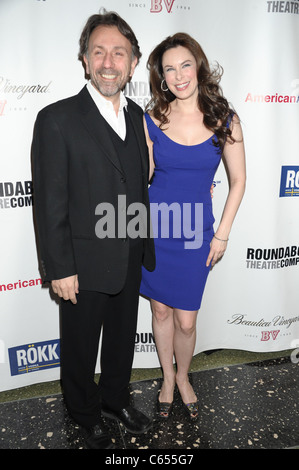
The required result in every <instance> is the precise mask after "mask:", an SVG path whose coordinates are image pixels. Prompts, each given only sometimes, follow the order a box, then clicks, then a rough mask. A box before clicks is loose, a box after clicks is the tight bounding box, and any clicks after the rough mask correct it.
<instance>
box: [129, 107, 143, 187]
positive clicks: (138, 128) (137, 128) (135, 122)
mask: <svg viewBox="0 0 299 470" xmlns="http://www.w3.org/2000/svg"><path fill="white" fill-rule="evenodd" d="M129 106H130V102H129ZM128 119H130V121H131V123H132V127H133V129H134V134H135V137H136V140H137V143H138V149H139V154H140V158H141V165H142V173H143V174H144V175H145V176H146V178H147V177H148V174H147V173H148V155H147V154H146V152H144V141H143V140H142V136H143V132H144V131H143V127H142V119H140V116H139V115H138V114H137V113H136V112H134V110H133V109H132V108H131V109H130V112H128Z"/></svg>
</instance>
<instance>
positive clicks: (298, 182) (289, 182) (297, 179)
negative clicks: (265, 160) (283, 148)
mask: <svg viewBox="0 0 299 470" xmlns="http://www.w3.org/2000/svg"><path fill="white" fill-rule="evenodd" d="M290 196H299V166H283V167H281V180H280V193H279V197H290Z"/></svg>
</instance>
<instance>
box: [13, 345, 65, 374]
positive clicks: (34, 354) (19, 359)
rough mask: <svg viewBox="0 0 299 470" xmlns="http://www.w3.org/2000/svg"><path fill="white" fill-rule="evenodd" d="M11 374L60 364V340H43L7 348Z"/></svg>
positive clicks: (24, 372)
mask: <svg viewBox="0 0 299 470" xmlns="http://www.w3.org/2000/svg"><path fill="white" fill-rule="evenodd" d="M8 354H9V363H10V372H11V375H19V374H26V373H29V372H35V371H38V370H45V369H50V368H53V367H59V366H60V341H59V340H58V339H57V340H52V341H43V342H41V343H35V344H26V345H22V346H16V347H14V348H10V349H8Z"/></svg>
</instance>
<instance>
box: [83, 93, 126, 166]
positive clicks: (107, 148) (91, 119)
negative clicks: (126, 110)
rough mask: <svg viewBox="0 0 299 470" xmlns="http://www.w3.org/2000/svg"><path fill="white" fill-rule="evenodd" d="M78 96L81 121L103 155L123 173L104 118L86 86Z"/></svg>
mask: <svg viewBox="0 0 299 470" xmlns="http://www.w3.org/2000/svg"><path fill="white" fill-rule="evenodd" d="M78 97H79V111H80V114H81V119H82V123H83V124H84V126H85V127H86V129H87V130H88V132H89V133H90V135H91V136H92V137H93V139H94V140H95V141H96V142H97V144H98V145H99V146H100V147H101V150H102V151H103V152H104V154H105V156H106V157H107V158H108V159H109V160H110V162H111V163H112V164H113V165H114V166H115V168H117V170H118V171H120V172H121V173H122V174H123V169H122V167H121V163H120V161H119V158H118V155H117V152H116V150H115V148H114V145H113V143H112V142H111V139H110V136H109V133H108V131H107V129H106V126H105V125H103V124H104V122H103V119H104V118H103V117H102V116H101V114H100V112H99V110H98V108H97V107H96V105H95V103H94V101H93V99H92V97H91V96H90V94H89V92H88V90H87V88H86V86H85V87H84V88H83V89H82V90H81V91H80V93H79V94H78Z"/></svg>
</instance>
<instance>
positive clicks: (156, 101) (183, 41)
mask: <svg viewBox="0 0 299 470" xmlns="http://www.w3.org/2000/svg"><path fill="white" fill-rule="evenodd" d="M178 46H183V47H185V48H186V49H188V50H189V51H190V52H191V54H192V55H193V57H194V58H195V61H196V65H197V79H198V107H199V109H200V111H202V113H203V115H204V118H203V122H204V125H205V126H206V127H207V128H208V129H210V130H211V131H213V132H214V134H215V136H216V137H217V139H214V141H213V142H214V145H215V146H217V147H219V149H220V151H221V152H222V151H223V148H224V144H225V142H226V141H227V139H230V141H231V142H234V139H233V137H232V135H231V129H230V126H229V124H230V121H231V119H232V116H233V114H234V113H235V112H234V110H233V109H232V108H231V107H230V105H229V103H228V101H227V100H226V98H225V97H224V96H223V93H222V89H221V87H220V85H219V82H220V79H221V76H222V73H223V69H222V68H221V67H220V66H219V65H217V67H216V68H215V69H214V70H211V69H210V66H209V62H208V60H207V57H206V55H205V53H204V52H203V50H202V48H201V46H200V45H199V44H198V42H197V41H196V40H195V39H193V38H192V37H191V36H189V35H188V34H186V33H177V34H174V35H173V36H168V37H167V38H166V39H165V40H164V41H162V42H161V43H160V44H159V45H158V46H156V47H155V49H154V50H153V51H152V53H151V54H150V56H149V59H148V62H147V67H148V69H149V72H150V77H149V78H150V89H151V100H150V102H149V103H148V105H147V107H146V111H151V113H152V114H153V116H154V117H155V118H156V119H157V120H158V121H159V123H160V125H159V127H160V128H161V129H162V128H163V126H164V128H165V125H166V124H168V123H169V119H168V117H167V115H168V113H169V105H170V103H171V102H172V101H173V100H174V99H175V96H174V95H173V94H172V93H171V91H169V90H168V91H162V89H161V82H162V80H163V78H164V77H163V69H162V57H163V54H164V53H165V52H166V51H167V50H169V49H172V48H174V47H178ZM164 88H165V85H164ZM162 130H163V129H162Z"/></svg>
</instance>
